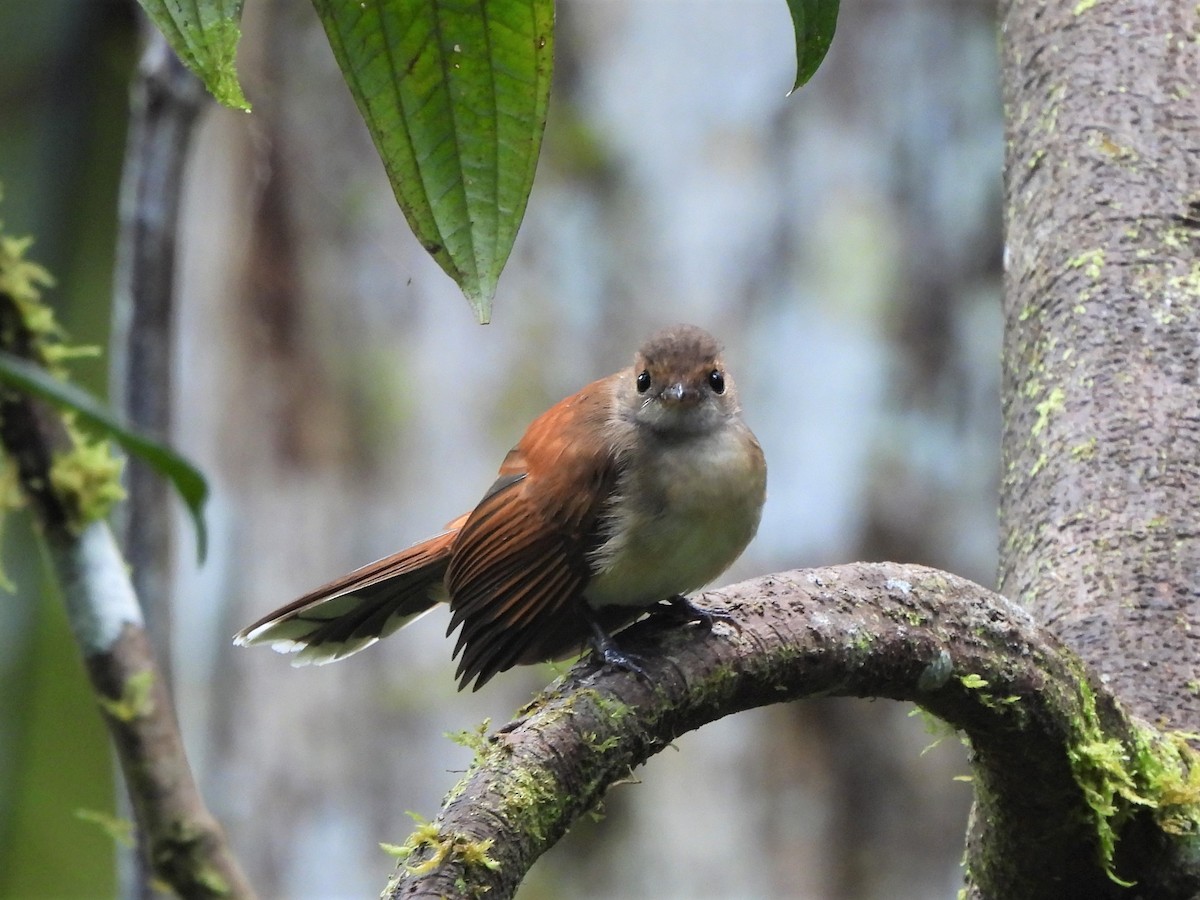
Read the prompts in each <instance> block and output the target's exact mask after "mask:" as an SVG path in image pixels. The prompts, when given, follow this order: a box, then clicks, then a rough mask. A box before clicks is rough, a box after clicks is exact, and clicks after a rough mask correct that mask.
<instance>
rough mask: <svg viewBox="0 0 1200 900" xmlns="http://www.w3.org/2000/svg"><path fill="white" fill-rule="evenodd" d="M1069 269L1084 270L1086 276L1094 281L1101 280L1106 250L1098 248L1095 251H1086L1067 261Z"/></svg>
mask: <svg viewBox="0 0 1200 900" xmlns="http://www.w3.org/2000/svg"><path fill="white" fill-rule="evenodd" d="M1067 268H1069V269H1083V272H1084V274H1085V275H1087V277H1088V278H1090V279H1092V281H1099V280H1100V273H1101V272H1102V271H1103V270H1104V249H1103V248H1100V247H1098V248H1096V249H1095V250H1086V251H1084V252H1083V253H1080V254H1079V255H1078V256H1076V257H1074V258H1072V259H1070V260H1068V261H1067Z"/></svg>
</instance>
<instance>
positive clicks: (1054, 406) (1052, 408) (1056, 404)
mask: <svg viewBox="0 0 1200 900" xmlns="http://www.w3.org/2000/svg"><path fill="white" fill-rule="evenodd" d="M1065 399H1066V395H1065V394H1063V390H1062V388H1060V387H1056V388H1054V389H1053V390H1051V391H1050V393H1049V395H1048V396H1047V397H1046V399H1045V400H1042V401H1041V402H1039V403H1038V404H1036V405H1035V406H1034V410H1035V411H1036V412H1037V415H1038V417H1037V421H1036V422H1034V423H1033V434H1034V435H1038V434H1041V433H1042V430H1043V429H1045V427H1046V424H1047V423H1048V422H1049V421H1050V416H1051V414H1052V413H1056V412H1058V411H1059V410H1061V409H1062V408H1063V401H1064V400H1065Z"/></svg>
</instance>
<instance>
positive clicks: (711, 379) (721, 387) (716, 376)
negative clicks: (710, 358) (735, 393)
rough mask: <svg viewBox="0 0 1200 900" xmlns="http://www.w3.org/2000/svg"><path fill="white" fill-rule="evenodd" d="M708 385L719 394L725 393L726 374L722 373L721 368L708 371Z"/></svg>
mask: <svg viewBox="0 0 1200 900" xmlns="http://www.w3.org/2000/svg"><path fill="white" fill-rule="evenodd" d="M708 386H709V387H710V388H712V389H713V391H714V392H716V393H718V394H723V393H725V376H724V375H722V374H721V370H720V369H713V370H712V371H711V372H709V373H708Z"/></svg>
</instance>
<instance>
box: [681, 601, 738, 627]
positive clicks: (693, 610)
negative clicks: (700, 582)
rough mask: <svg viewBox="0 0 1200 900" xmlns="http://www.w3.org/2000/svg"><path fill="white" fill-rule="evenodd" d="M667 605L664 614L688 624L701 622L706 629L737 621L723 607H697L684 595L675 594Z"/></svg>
mask: <svg viewBox="0 0 1200 900" xmlns="http://www.w3.org/2000/svg"><path fill="white" fill-rule="evenodd" d="M667 603H668V604H670V605H669V606H667V607H664V608H663V611H664V612H667V613H668V614H670V615H675V616H679V617H680V618H682V619H683V620H684V621H686V622H699V623H700V624H702V625H703V626H704V627H705V628H712V624H713V622H736V621H737V620H736V618H735V617H734V615H733V613H731V612H730V611H729V610H727V609H725V608H724V607H722V606H713V607H709V608H705V607H703V606H697V605H696V604H695V603H693V602H692V601H691V600H689V599H688V598H687V597H685V596H683V595H682V594H675V595H674V596H673V597H668V598H667Z"/></svg>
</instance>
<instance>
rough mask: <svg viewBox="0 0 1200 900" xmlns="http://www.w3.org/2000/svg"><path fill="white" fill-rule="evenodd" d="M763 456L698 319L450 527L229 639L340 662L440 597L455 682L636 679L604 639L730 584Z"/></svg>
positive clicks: (575, 415)
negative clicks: (618, 671) (689, 595)
mask: <svg viewBox="0 0 1200 900" xmlns="http://www.w3.org/2000/svg"><path fill="white" fill-rule="evenodd" d="M766 479H767V469H766V462H765V461H764V459H763V453H762V448H761V447H759V444H758V441H757V440H756V439H755V437H754V435H753V434H752V433H751V431H750V429H749V428H748V427H746V424H745V423H744V422H743V421H742V417H741V408H740V407H739V405H738V399H737V391H736V390H735V389H734V385H733V379H732V378H731V377H730V376H729V373H728V371H726V369H725V363H724V361H723V360H722V359H721V348H720V346H719V345H718V344H717V342H716V340H714V339H713V337H712V336H711V335H709V334H708V333H707V332H706V331H704V330H702V329H700V328H696V327H695V326H691V325H678V326H676V327H674V328H668V329H665V330H664V331H661V332H659V333H658V334H655V335H654V336H653V337H651V338H650V339H649V340H648V341H647V342H646V343H645V344H644V345H643V346H642V348H641V349H640V350H639V351H638V352H637V355H636V356H635V358H634V362H633V365H632V366H631V367H630V368H628V369H624V370H623V371H620V372H617V373H615V374H613V375H610V376H608V377H607V378H602V379H600V380H599V381H596V382H593V383H592V384H590V385H588V386H587V387H585V388H584V389H583V390H581V391H580V392H579V393H577V394H574V395H572V396H570V397H567V398H566V399H565V400H562V401H560V402H559V403H557V404H555V405H554V406H552V407H551V408H550V409H549V410H547V411H546V412H544V413H543V414H542V415H540V416H539V417H538V418H537V419H535V420H534V422H533V424H532V425H530V426H529V429H528V430H527V431H526V432H525V436H524V437H522V438H521V440H520V442H519V443H518V444H517V445H516V447H514V448H513V449H512V450H510V451H509V453H508V456H506V457H505V459H504V463H503V464H502V465H501V466H500V474H499V477H498V478H497V479H496V481H495V483H494V484H493V485H492V486H491V488H489V489H488V492H487V493H486V494H484V496H483V499H482V500H481V501H480V502H479V505H478V506H476V507H475V509H474V510H473V511H471V512H470V513H468V514H466V515H464V516H460V517H459V518H457V519H455V520H454V521H453V522H451V523H450V524H449V525H447V526H446V530H445V531H443V532H442V533H441V534H439V535H437V536H435V537H432V538H429V539H428V540H426V541H423V542H421V543H419V544H415V545H414V546H412V547H409V548H408V549H407V550H401V551H400V552H399V553H395V554H393V555H392V556H388V557H385V558H384V559H381V560H378V561H377V562H373V563H371V564H370V565H367V566H364V567H363V568H361V569H357V570H355V571H354V572H351V573H350V574H349V575H346V576H344V577H342V578H339V579H337V580H336V581H332V582H330V583H329V584H327V585H325V586H324V587H320V588H317V589H316V590H315V591H312V592H311V593H309V594H305V595H304V596H303V597H301V598H299V599H298V600H296V601H295V602H293V603H291V604H289V605H288V606H285V607H283V608H282V609H279V610H277V611H275V612H273V613H271V614H270V615H269V616H267V617H266V618H264V619H262V620H260V621H258V622H256V623H255V624H253V625H251V626H250V627H249V628H246V629H245V630H243V631H242V632H240V633H239V634H238V635H237V636H236V638H235V639H234V641H235V643H237V644H241V645H248V644H262V643H265V644H270V645H271V646H272V647H274V648H275V649H276V650H279V651H281V652H289V653H295V654H296V659H295V664H296V665H304V664H307V663H325V662H330V661H332V660H335V659H341V658H342V657H344V656H349V655H350V654H351V653H356V652H357V651H359V650H361V649H362V648H364V647H367V646H369V645H371V644H373V643H375V641H377V640H379V638H381V637H386V636H387V635H389V634H391V633H392V632H393V631H395V630H396V629H398V628H400V627H401V626H403V625H405V624H407V623H408V622H411V621H412V620H413V619H415V618H416V617H417V616H419V615H421V614H422V613H424V612H425V611H426V610H428V609H430V608H431V607H433V606H435V605H436V604H437V603H438V602H442V601H447V600H448V601H449V603H450V612H451V616H450V626H449V628H448V629H447V634H450V633H451V632H453V631H454V629H456V628H459V627H460V626H461V629H462V630H461V631H460V632H459V635H458V641H457V643H456V644H455V647H454V655H455V656H458V654H459V653H460V652H461V654H462V658H461V659H460V660H459V664H458V672H457V675H458V677H459V679H460V680H459V689H460V690H461V689H462V688H463V687H465V686H466V685H467V684H468V683H470V682H471V680H472V679H474V681H475V685H474V689H476V690H478V688H479V687H480V686H482V685H483V684H484V683H485V682H487V681H488V680H489V679H490V678H491V677H492V676H493V675H495V674H496V673H497V672H503V671H505V670H507V669H509V668H511V667H513V666H515V665H522V664H527V663H536V662H545V661H547V660H551V659H559V658H562V657H565V656H569V655H571V654H572V653H577V652H580V651H581V650H582V649H583V648H584V646H585V645H587V644H589V643H590V644H591V646H592V648H593V649H594V650H595V652H596V653H597V654H598V655H599V656H600V657H601V658H602V659H603V661H604V662H605V663H608V664H610V665H615V666H619V667H623V668H627V669H632V670H634V671H638V670H639V667H638V665H637V664H636V662H634V661H633V660H631V659H629V658H628V657H626V656H624V655H623V654H622V653H621V652H620V650H619V649H618V648H617V646H616V644H615V643H614V642H613V640H612V638H611V637H610V633H611V632H612V631H614V630H616V629H618V628H621V627H624V626H625V625H627V624H629V623H630V622H632V621H634V620H635V619H637V618H638V617H639V616H641V615H642V614H643V613H645V612H647V611H650V610H652V609H653V608H655V607H659V608H664V607H661V606H660V604H661V603H663V602H668V603H669V604H671V606H670V607H667V608H673V609H676V610H679V609H682V610H684V611H686V613H687V614H688V616H689V618H692V619H701V620H704V621H711V618H712V617H713V614H712V613H709V612H706V611H704V610H701V609H699V608H698V607H695V606H693V605H692V604H691V603H690V602H689V601H687V600H686V599H685V598H684V597H683V594H684V593H686V592H688V591H692V590H696V589H697V588H699V587H702V586H703V585H705V584H707V583H708V582H709V581H711V580H712V579H714V578H716V577H717V576H718V575H720V574H721V573H722V572H723V571H725V569H727V568H728V567H729V566H730V564H732V563H733V561H734V560H735V559H737V557H738V556H739V555H740V554H741V552H742V550H744V549H745V547H746V545H747V544H748V543H749V542H750V539H751V538H752V537H754V532H755V531H756V530H757V528H758V521H759V517H760V515H761V512H762V505H763V500H764V499H765V496H766Z"/></svg>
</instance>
